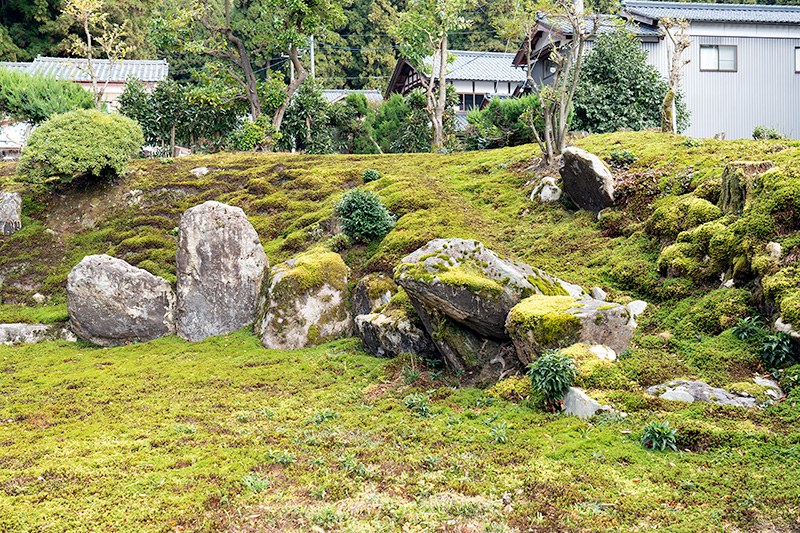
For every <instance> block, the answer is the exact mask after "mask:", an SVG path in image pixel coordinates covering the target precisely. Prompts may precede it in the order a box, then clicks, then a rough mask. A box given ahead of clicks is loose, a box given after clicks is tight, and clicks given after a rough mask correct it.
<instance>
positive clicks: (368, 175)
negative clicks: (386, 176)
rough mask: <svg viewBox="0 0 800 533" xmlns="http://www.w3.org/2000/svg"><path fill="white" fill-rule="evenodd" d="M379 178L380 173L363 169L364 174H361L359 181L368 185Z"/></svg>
mask: <svg viewBox="0 0 800 533" xmlns="http://www.w3.org/2000/svg"><path fill="white" fill-rule="evenodd" d="M380 178H381V174H380V172H378V171H377V170H375V169H374V168H368V169H365V170H364V172H362V173H361V179H363V180H364V183H369V182H370V181H375V180H378V179H380Z"/></svg>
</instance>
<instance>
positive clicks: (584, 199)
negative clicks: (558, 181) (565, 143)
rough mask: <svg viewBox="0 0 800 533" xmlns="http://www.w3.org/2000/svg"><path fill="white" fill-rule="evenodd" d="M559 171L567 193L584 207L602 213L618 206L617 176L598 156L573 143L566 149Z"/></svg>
mask: <svg viewBox="0 0 800 533" xmlns="http://www.w3.org/2000/svg"><path fill="white" fill-rule="evenodd" d="M559 172H560V173H561V178H562V180H563V185H564V192H565V193H567V195H568V196H569V197H570V199H571V200H572V201H573V202H574V203H575V205H577V206H578V207H580V208H581V209H585V210H586V211H594V212H595V213H599V212H600V211H602V210H603V209H605V208H607V207H611V206H612V205H614V176H613V175H612V174H611V170H610V169H609V168H608V166H607V165H606V164H605V163H604V162H603V160H602V159H600V158H599V157H597V156H596V155H594V154H592V153H589V152H587V151H586V150H581V149H580V148H575V147H574V146H570V147H569V148H567V149H566V150H564V152H563V157H562V158H561V168H560V169H559Z"/></svg>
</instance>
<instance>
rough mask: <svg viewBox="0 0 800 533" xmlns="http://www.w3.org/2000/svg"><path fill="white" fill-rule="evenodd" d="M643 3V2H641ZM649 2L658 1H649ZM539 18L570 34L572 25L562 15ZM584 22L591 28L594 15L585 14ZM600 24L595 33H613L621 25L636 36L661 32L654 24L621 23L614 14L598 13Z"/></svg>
mask: <svg viewBox="0 0 800 533" xmlns="http://www.w3.org/2000/svg"><path fill="white" fill-rule="evenodd" d="M642 3H645V2H642ZM649 3H658V2H649ZM539 20H541V21H542V22H544V23H545V24H547V25H548V26H550V27H551V28H553V29H555V30H557V31H559V32H561V33H563V34H565V35H571V34H572V26H571V25H570V24H569V22H567V20H566V19H565V18H563V17H550V16H544V17H541V18H540V19H539ZM585 24H586V28H587V29H591V25H593V24H594V17H591V16H587V17H586V19H585ZM599 24H600V26H599V27H598V28H597V33H598V34H600V33H613V32H614V31H615V30H616V28H618V27H620V26H622V27H624V28H626V29H627V30H629V31H630V32H632V33H633V34H634V35H636V36H637V37H660V36H661V32H660V31H659V29H658V27H656V26H647V25H644V24H636V23H632V22H625V23H624V24H623V19H621V18H620V17H617V16H615V15H600V19H599Z"/></svg>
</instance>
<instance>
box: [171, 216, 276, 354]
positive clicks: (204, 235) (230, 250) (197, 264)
mask: <svg viewBox="0 0 800 533" xmlns="http://www.w3.org/2000/svg"><path fill="white" fill-rule="evenodd" d="M268 268H269V261H268V260H267V255H266V254H265V253H264V248H263V247H262V246H261V241H260V240H259V238H258V234H257V233H256V230H255V229H254V228H253V225H252V224H250V221H249V220H248V219H247V216H245V214H244V211H242V210H241V209H240V208H238V207H232V206H230V205H225V204H221V203H219V202H214V201H209V202H206V203H204V204H201V205H198V206H195V207H192V208H191V209H188V210H187V211H186V212H185V213H184V214H183V216H182V217H181V222H180V225H179V237H178V251H177V277H178V335H180V336H181V337H183V338H184V339H186V340H190V341H199V340H203V339H205V338H206V337H211V336H213V335H222V334H225V333H230V332H232V331H236V330H237V329H239V328H241V327H243V326H246V325H247V324H250V323H252V322H253V319H254V317H255V314H256V301H257V298H258V292H259V289H260V287H261V283H262V281H263V278H264V273H265V271H266V270H267V269H268Z"/></svg>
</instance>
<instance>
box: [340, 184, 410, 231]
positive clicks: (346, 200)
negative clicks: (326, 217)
mask: <svg viewBox="0 0 800 533" xmlns="http://www.w3.org/2000/svg"><path fill="white" fill-rule="evenodd" d="M334 210H335V211H336V213H337V214H338V215H339V218H341V220H342V228H343V230H344V232H345V234H346V235H347V236H348V237H350V238H352V239H355V240H358V241H363V242H369V241H372V240H375V239H378V238H380V237H383V236H384V235H386V234H387V233H389V231H391V229H392V228H393V227H394V223H395V217H394V215H392V214H391V213H390V212H389V210H388V209H386V206H385V205H384V204H383V201H381V198H380V197H379V196H378V195H377V194H375V193H374V192H372V191H365V190H363V189H352V190H349V191H347V192H345V193H344V195H342V199H341V200H339V201H338V202H337V203H336V206H335V207H334Z"/></svg>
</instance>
